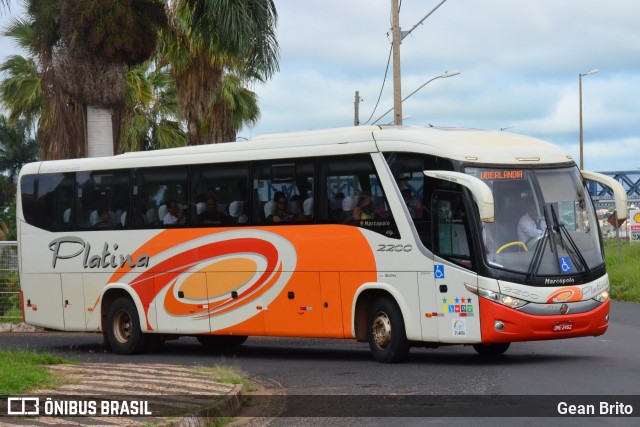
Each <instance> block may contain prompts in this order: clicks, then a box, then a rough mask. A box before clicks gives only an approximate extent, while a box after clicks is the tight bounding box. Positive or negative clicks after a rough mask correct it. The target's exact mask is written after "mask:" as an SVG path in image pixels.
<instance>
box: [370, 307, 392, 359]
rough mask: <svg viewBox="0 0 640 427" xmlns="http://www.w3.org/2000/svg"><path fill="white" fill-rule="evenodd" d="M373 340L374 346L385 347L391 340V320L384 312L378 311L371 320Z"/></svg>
mask: <svg viewBox="0 0 640 427" xmlns="http://www.w3.org/2000/svg"><path fill="white" fill-rule="evenodd" d="M372 329H373V341H374V342H375V344H376V347H378V348H380V349H383V350H384V349H386V348H387V347H388V346H389V342H390V341H391V320H390V319H389V316H387V314H386V313H378V314H377V315H376V318H375V319H374V320H373V328H372Z"/></svg>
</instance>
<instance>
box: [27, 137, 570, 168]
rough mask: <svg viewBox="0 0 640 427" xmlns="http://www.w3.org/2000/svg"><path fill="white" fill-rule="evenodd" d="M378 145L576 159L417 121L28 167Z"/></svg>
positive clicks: (514, 160)
mask: <svg viewBox="0 0 640 427" xmlns="http://www.w3.org/2000/svg"><path fill="white" fill-rule="evenodd" d="M376 151H383V152H387V151H404V152H414V153H425V154H432V155H436V156H440V157H444V158H449V159H453V160H459V161H462V162H467V163H478V164H505V165H506V164H511V165H513V164H518V165H522V164H559V163H567V162H571V161H573V159H572V158H571V156H570V155H569V154H568V153H567V152H566V151H564V150H563V149H561V148H560V147H557V146H555V145H553V144H550V143H548V142H546V141H542V140H539V139H535V138H531V137H527V136H522V135H518V134H514V133H510V132H498V131H486V130H477V129H461V128H439V127H418V126H355V127H345V128H332V129H322V130H309V131H298V132H284V133H272V134H264V135H258V136H256V137H254V138H252V139H251V140H249V141H240V142H231V143H224V144H208V145H199V146H189V147H179V148H169V149H163V150H153V151H138V152H130V153H125V154H120V155H117V156H113V157H109V158H89V159H70V160H59V161H50V162H45V163H36V164H32V165H30V166H29V167H26V170H25V171H28V172H30V173H34V172H37V171H38V170H39V172H64V171H73V170H86V169H95V170H99V169H118V168H127V167H136V166H139V162H140V161H141V160H142V159H144V160H145V166H165V165H174V164H197V163H207V162H233V161H245V160H260V159H265V158H267V159H268V158H293V157H310V156H320V155H332V154H336V155H338V154H350V153H364V152H376ZM240 153H241V155H239V154H240ZM36 165H37V166H36Z"/></svg>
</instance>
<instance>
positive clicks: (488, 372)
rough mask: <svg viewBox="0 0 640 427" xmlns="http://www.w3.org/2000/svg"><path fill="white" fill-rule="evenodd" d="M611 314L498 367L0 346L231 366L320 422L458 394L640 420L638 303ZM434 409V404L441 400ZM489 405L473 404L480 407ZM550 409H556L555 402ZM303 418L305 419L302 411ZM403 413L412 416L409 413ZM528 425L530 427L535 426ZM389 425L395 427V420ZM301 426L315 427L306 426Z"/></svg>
mask: <svg viewBox="0 0 640 427" xmlns="http://www.w3.org/2000/svg"><path fill="white" fill-rule="evenodd" d="M611 313H612V314H611V321H610V327H609V330H608V331H607V333H606V334H605V335H603V336H601V337H588V338H577V339H571V340H558V341H545V342H529V343H516V344H512V346H511V348H510V349H509V350H508V351H507V353H506V355H505V356H503V357H501V358H499V359H496V360H485V359H482V358H480V357H479V356H478V355H477V354H476V353H475V351H474V350H473V349H472V348H471V347H462V346H452V347H442V348H439V349H412V350H411V353H410V358H409V361H408V362H407V363H403V364H399V365H386V364H380V363H376V362H375V361H374V360H373V358H372V357H371V355H370V353H369V349H368V346H367V345H366V344H360V343H356V342H353V341H350V340H320V339H298V338H264V337H261V338H259V337H255V338H250V339H249V340H248V341H247V342H246V343H245V344H244V345H243V346H242V347H240V348H238V349H236V350H234V351H233V352H230V353H225V354H219V353H210V352H207V351H206V350H205V349H204V348H203V347H201V346H200V345H199V344H198V342H197V341H196V340H195V339H193V338H188V337H187V338H181V339H179V340H176V341H170V342H167V343H166V344H165V347H164V349H163V351H162V352H161V353H156V354H146V355H138V356H118V355H115V354H112V353H109V352H105V351H103V350H102V348H101V342H102V337H101V335H97V334H75V333H45V334H6V335H4V336H0V348H2V349H9V348H12V349H16V348H23V349H24V348H26V349H30V350H37V351H48V352H53V353H56V354H60V355H62V356H64V357H67V358H70V359H74V360H79V361H86V362H94V363H95V362H110V363H112V362H118V361H121V362H128V363H170V364H178V365H191V366H193V365H199V366H213V365H216V364H231V365H234V366H237V367H239V368H241V369H242V370H244V371H246V372H248V373H249V374H250V376H252V377H253V378H255V379H258V380H260V381H262V382H264V383H268V384H270V385H271V386H272V387H278V388H281V389H282V390H283V391H284V392H286V394H287V395H289V396H300V395H314V396H316V397H317V399H315V400H314V401H316V400H317V401H318V402H320V403H324V404H325V405H329V406H330V407H329V408H328V409H326V415H341V416H351V415H353V416H358V415H362V414H361V413H360V412H357V411H355V412H353V414H350V413H349V409H348V407H349V405H351V404H356V403H359V404H361V406H362V405H365V406H366V405H371V408H372V409H371V410H372V411H373V410H374V409H375V408H376V407H378V405H377V403H380V402H382V401H383V400H384V397H385V396H398V395H400V396H425V395H427V396H445V399H453V400H455V401H456V402H459V401H460V400H464V399H465V396H467V398H472V397H475V396H476V395H484V396H502V397H503V399H504V398H509V397H512V396H535V395H543V396H544V395H556V396H558V395H560V396H562V395H566V396H567V398H568V399H569V400H570V399H572V398H573V399H574V400H573V401H575V402H576V403H578V404H580V403H585V404H586V403H587V401H588V399H587V397H588V396H587V395H596V396H597V397H598V398H599V399H600V400H602V399H604V400H607V401H609V400H612V402H611V403H615V402H623V403H631V404H632V405H633V409H634V414H633V415H634V416H636V417H637V416H638V414H640V396H639V395H640V381H639V379H640V357H639V356H638V355H639V354H640V328H638V325H640V305H638V304H631V303H620V302H614V303H613V305H612V311H611ZM335 395H341V401H342V402H343V404H342V407H340V405H338V407H337V409H336V406H335V403H336V402H334V401H332V400H331V399H330V398H327V397H326V396H335ZM362 395H365V396H369V397H365V398H364V400H363V401H362V402H357V399H358V398H353V396H362ZM370 395H377V397H371V396H370ZM379 398H380V399H379ZM304 399H306V400H303V401H300V402H297V403H296V401H295V399H294V400H293V402H294V404H299V405H302V406H304V405H308V404H309V403H310V402H311V401H310V400H309V399H308V397H306V398H304ZM323 399H324V400H323ZM349 399H352V400H349ZM392 399H393V398H392ZM576 399H577V400H576ZM392 402H393V400H392ZM532 402H533V403H535V404H545V403H547V402H537V401H535V400H532ZM383 403H384V402H383ZM395 403H397V402H395ZM428 403H429V402H427V403H426V404H428ZM432 403H434V404H437V405H441V404H442V403H443V402H442V401H435V402H432ZM445 403H446V402H445ZM487 403H488V402H485V401H480V403H479V404H481V405H486V404H487ZM504 403H505V401H504V400H500V398H497V399H496V401H495V405H498V408H497V409H496V408H494V410H497V411H498V413H500V412H499V411H500V408H499V406H500V405H503V404H504ZM456 404H457V403H456ZM553 405H554V410H555V407H556V405H557V404H556V403H554V404H553ZM450 406H451V405H450ZM454 406H455V405H454ZM345 407H346V409H345ZM303 409H304V408H303ZM467 409H468V408H467ZM321 410H322V409H321ZM471 410H472V411H474V410H473V409H471ZM302 412H303V415H308V414H306V413H304V412H305V411H304V410H303V411H302ZM372 413H373V412H372ZM529 414H530V413H527V414H525V415H529ZM383 415H384V414H383ZM407 415H416V416H417V415H420V414H419V412H412V411H411V410H409V413H408V414H407ZM448 415H451V414H448ZM456 415H457V414H456ZM471 415H473V414H471ZM304 419H306V418H303V420H304ZM348 420H350V421H348V422H345V419H344V418H342V419H341V422H340V423H339V424H340V425H365V424H360V422H361V421H362V420H361V419H359V418H349V419H348ZM389 420H390V419H389V418H386V419H385V418H380V419H379V421H375V420H373V419H368V420H367V422H366V424H367V425H378V424H377V423H378V422H379V423H380V424H379V425H386V424H388V423H389ZM403 420H404V421H403V423H404V422H406V423H407V424H403V423H400V425H419V424H414V422H416V423H418V422H419V421H416V419H415V418H404V419H403ZM417 420H420V419H417ZM465 420H466V421H468V422H469V423H470V424H472V423H473V420H472V419H470V418H457V419H456V424H465ZM492 420H493V421H492V423H493V424H496V422H495V421H496V420H504V425H509V424H512V423H513V419H509V418H501V419H495V418H492ZM510 420H511V421H510ZM531 420H533V421H532V425H535V424H537V423H539V422H541V421H542V420H543V419H541V418H531ZM432 421H433V420H432ZM476 421H477V420H476ZM584 421H585V419H584V418H565V419H564V420H563V424H566V425H574V424H573V422H575V425H579V424H580V425H584ZM627 421H630V419H629V418H624V419H622V418H599V419H598V424H604V425H607V424H610V425H614V424H615V425H620V423H621V422H622V423H626V422H627ZM635 421H637V420H635ZM421 422H424V419H421ZM443 422H444V421H443ZM345 423H346V424H345ZM300 424H302V425H305V422H301V419H294V418H289V419H286V418H284V419H280V420H279V421H278V423H277V425H300ZM393 424H398V422H396V421H395V420H394V421H393ZM500 424H501V423H500V422H498V425H500ZM308 425H313V422H312V419H311V421H309V424H308ZM629 425H631V424H629Z"/></svg>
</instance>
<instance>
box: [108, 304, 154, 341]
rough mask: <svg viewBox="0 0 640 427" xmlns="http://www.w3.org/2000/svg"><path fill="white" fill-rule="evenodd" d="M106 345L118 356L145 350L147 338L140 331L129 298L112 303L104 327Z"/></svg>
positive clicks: (136, 312)
mask: <svg viewBox="0 0 640 427" xmlns="http://www.w3.org/2000/svg"><path fill="white" fill-rule="evenodd" d="M105 326H106V327H105V334H106V337H107V343H108V345H109V347H110V348H111V350H113V351H114V352H115V353H118V354H137V353H142V352H143V351H145V349H146V348H147V344H148V341H149V336H148V335H146V334H144V333H142V330H141V329H140V317H139V316H138V310H137V309H136V305H135V304H134V303H133V301H132V300H131V299H130V298H127V297H120V298H118V299H116V300H115V301H113V303H112V304H111V307H110V308H109V312H108V313H107V321H106V325H105Z"/></svg>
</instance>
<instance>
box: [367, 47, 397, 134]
mask: <svg viewBox="0 0 640 427" xmlns="http://www.w3.org/2000/svg"><path fill="white" fill-rule="evenodd" d="M392 51H393V48H392V47H389V57H388V58H387V67H386V69H385V70H384V78H383V79H382V87H381V88H380V94H379V95H378V100H377V101H376V105H375V107H373V111H372V112H371V116H369V118H368V119H367V121H366V122H364V123H362V124H363V125H366V124H367V123H369V122H370V121H371V119H372V118H373V115H374V114H375V113H376V110H377V109H378V104H380V98H382V91H383V90H384V84H385V83H386V81H387V74H388V73H389V64H390V63H391V52H392Z"/></svg>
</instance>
